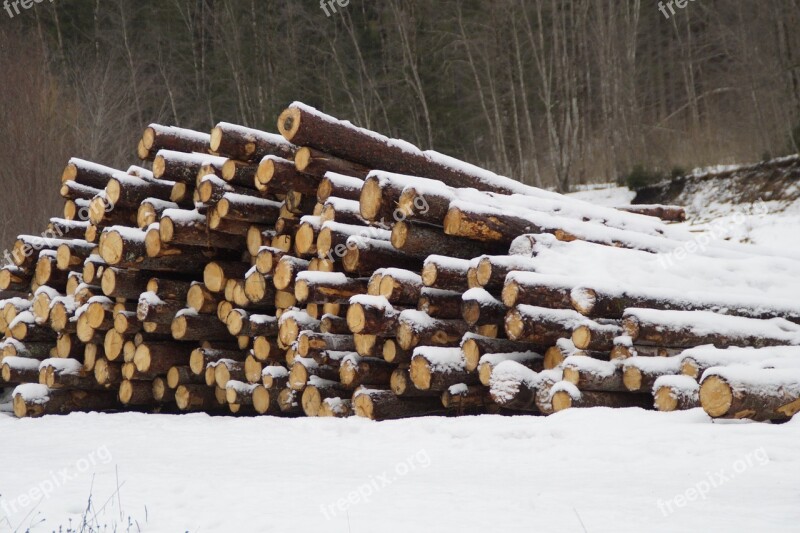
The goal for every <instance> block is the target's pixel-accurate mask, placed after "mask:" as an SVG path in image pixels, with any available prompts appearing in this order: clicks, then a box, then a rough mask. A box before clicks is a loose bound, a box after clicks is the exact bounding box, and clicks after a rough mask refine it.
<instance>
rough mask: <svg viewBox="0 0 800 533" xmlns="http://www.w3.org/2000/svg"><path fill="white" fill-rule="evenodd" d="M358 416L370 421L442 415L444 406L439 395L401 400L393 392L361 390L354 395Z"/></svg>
mask: <svg viewBox="0 0 800 533" xmlns="http://www.w3.org/2000/svg"><path fill="white" fill-rule="evenodd" d="M353 405H354V406H355V413H356V415H357V416H362V417H364V418H369V419H370V420H377V421H380V420H395V419H399V418H410V417H414V416H426V415H433V414H440V413H441V412H442V404H441V400H440V399H439V397H438V395H436V396H432V397H422V398H405V397H403V398H401V397H398V396H397V395H395V394H394V393H393V392H392V391H388V390H376V389H359V390H357V391H356V392H355V393H354V394H353Z"/></svg>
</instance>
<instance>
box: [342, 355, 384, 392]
mask: <svg viewBox="0 0 800 533" xmlns="http://www.w3.org/2000/svg"><path fill="white" fill-rule="evenodd" d="M395 368H397V365H393V364H391V363H387V362H386V361H384V360H383V359H379V358H377V357H361V356H356V357H353V358H347V359H345V360H344V361H343V362H342V364H341V365H340V366H339V381H341V383H342V385H344V386H345V387H347V388H349V389H355V388H356V387H359V386H361V385H367V386H369V385H373V386H374V385H381V386H385V385H388V384H389V380H390V378H391V376H392V372H393V371H394V369H395Z"/></svg>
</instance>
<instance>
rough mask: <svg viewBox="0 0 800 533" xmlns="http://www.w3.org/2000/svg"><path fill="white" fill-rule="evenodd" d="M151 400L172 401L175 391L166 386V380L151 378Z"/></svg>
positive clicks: (173, 400)
mask: <svg viewBox="0 0 800 533" xmlns="http://www.w3.org/2000/svg"><path fill="white" fill-rule="evenodd" d="M152 394H153V400H155V401H157V402H161V403H165V404H166V403H174V402H175V391H174V390H172V389H170V388H169V387H168V386H167V380H165V379H164V378H162V377H157V378H156V379H154V380H153V387H152Z"/></svg>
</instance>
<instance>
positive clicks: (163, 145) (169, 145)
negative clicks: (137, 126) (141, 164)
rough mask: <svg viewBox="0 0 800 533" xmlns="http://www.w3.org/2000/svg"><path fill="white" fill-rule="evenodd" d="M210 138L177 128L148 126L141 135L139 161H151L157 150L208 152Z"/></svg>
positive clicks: (199, 133)
mask: <svg viewBox="0 0 800 533" xmlns="http://www.w3.org/2000/svg"><path fill="white" fill-rule="evenodd" d="M210 143H211V136H210V135H209V134H208V133H203V132H199V131H194V130H190V129H186V128H179V127H177V126H162V125H161V124H150V125H149V126H147V127H146V128H145V130H144V132H143V133H142V139H141V142H140V147H141V148H142V149H143V150H144V151H143V152H140V153H139V154H138V155H139V158H140V159H153V157H155V155H156V153H157V152H158V151H159V150H176V151H178V152H208V151H209V150H210V146H209V145H210Z"/></svg>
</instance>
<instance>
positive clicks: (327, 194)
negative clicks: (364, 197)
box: [317, 171, 366, 203]
mask: <svg viewBox="0 0 800 533" xmlns="http://www.w3.org/2000/svg"><path fill="white" fill-rule="evenodd" d="M364 177H366V175H364ZM363 186H364V180H363V179H362V178H360V177H354V176H349V175H345V174H340V173H338V172H332V171H327V172H326V173H325V175H324V177H323V178H322V181H321V182H320V184H319V187H317V201H318V202H320V203H325V202H326V201H327V200H328V199H329V198H331V197H334V196H335V197H337V198H342V199H343V200H354V201H358V200H359V199H360V197H361V188H362V187H363Z"/></svg>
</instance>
